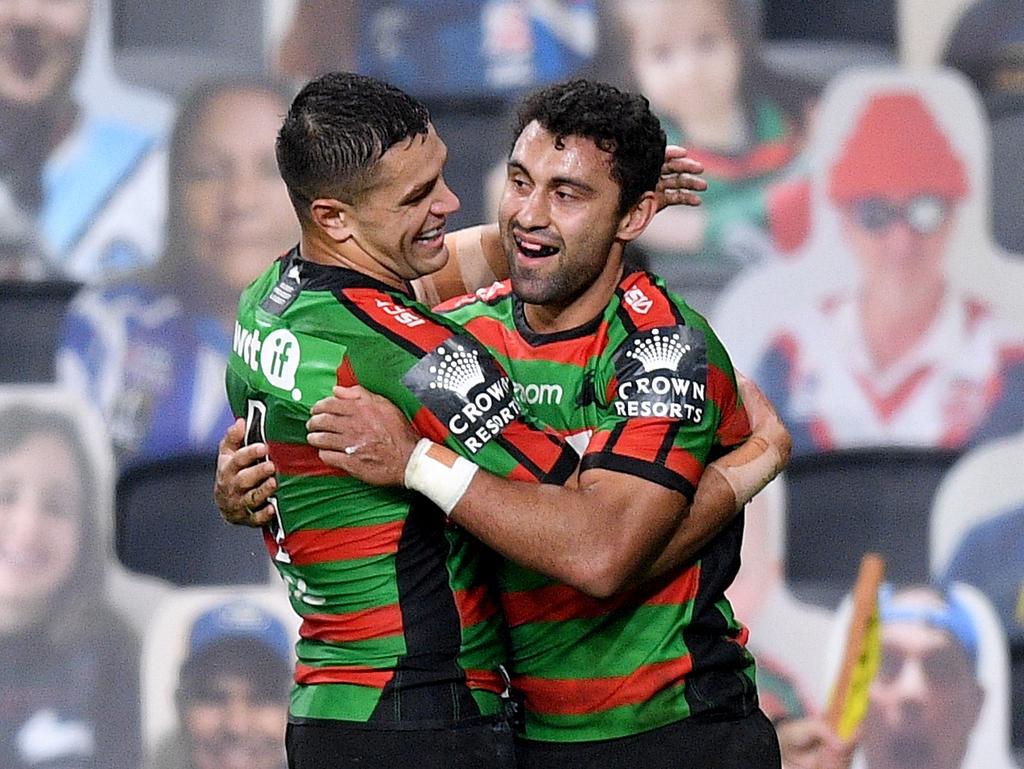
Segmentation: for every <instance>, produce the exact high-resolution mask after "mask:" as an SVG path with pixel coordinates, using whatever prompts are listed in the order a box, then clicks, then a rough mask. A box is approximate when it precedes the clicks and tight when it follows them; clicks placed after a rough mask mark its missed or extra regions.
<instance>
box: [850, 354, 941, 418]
mask: <svg viewBox="0 0 1024 769" xmlns="http://www.w3.org/2000/svg"><path fill="white" fill-rule="evenodd" d="M931 374H932V367H931V366H922V367H921V368H919V369H918V370H917V371H915V372H914V373H913V374H911V375H910V376H908V377H906V378H905V379H904V380H903V381H902V382H901V383H900V386H899V387H897V388H896V389H895V390H893V391H892V392H890V393H886V394H882V393H879V392H878V391H877V390H876V389H875V386H874V385H873V384H872V383H871V380H870V379H868V377H866V376H863V375H862V374H856V373H855V374H854V377H855V379H856V380H857V384H858V385H860V389H861V390H863V391H864V394H865V395H867V396H868V400H870V401H871V405H872V406H874V409H875V413H876V414H877V415H878V416H879V417H880V418H881V420H882V421H883V422H889V420H891V419H892V418H893V416H895V414H896V412H898V411H899V410H900V409H902V408H903V406H905V405H906V403H907V401H908V400H910V399H911V397H913V395H914V393H915V392H916V391H917V388H918V387H920V386H921V385H923V384H924V382H925V381H926V380H927V379H928V377H930V376H931Z"/></svg>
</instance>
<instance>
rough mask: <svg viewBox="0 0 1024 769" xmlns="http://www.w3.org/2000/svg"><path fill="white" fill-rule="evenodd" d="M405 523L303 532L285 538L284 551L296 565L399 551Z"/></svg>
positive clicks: (295, 532) (306, 530)
mask: <svg viewBox="0 0 1024 769" xmlns="http://www.w3.org/2000/svg"><path fill="white" fill-rule="evenodd" d="M403 524H404V521H392V522H391V523H382V524H378V525H375V526H343V527H338V528H334V529H302V530H300V531H293V532H292V533H291V534H288V535H286V536H285V538H284V549H285V550H287V551H288V555H290V556H291V559H292V563H293V564H295V565H296V566H309V565H310V564H314V563H326V562H327V561H350V560H352V559H354V558H369V557H370V556H374V555H389V554H391V553H396V552H398V540H399V538H400V537H401V536H402V526H403Z"/></svg>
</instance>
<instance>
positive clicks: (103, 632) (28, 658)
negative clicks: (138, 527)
mask: <svg viewBox="0 0 1024 769" xmlns="http://www.w3.org/2000/svg"><path fill="white" fill-rule="evenodd" d="M90 414H91V412H90V411H89V409H88V407H87V406H86V405H85V404H84V403H82V402H81V401H80V400H79V399H77V398H76V397H75V396H74V395H73V394H71V393H69V392H65V391H60V390H55V389H48V390H45V391H38V390H36V391H32V390H29V389H27V388H20V389H19V388H10V389H4V390H0V530H2V531H3V537H2V538H0V659H2V660H3V664H0V766H3V767H4V769H41V768H42V767H46V768H47V769H49V768H50V767H54V769H56V767H60V769H137V767H138V765H139V760H140V758H141V755H140V754H141V749H140V746H141V737H140V727H139V711H140V707H139V653H138V643H137V640H136V638H135V634H134V633H133V632H132V630H131V629H130V628H129V626H128V624H127V623H126V621H125V619H123V618H122V617H121V615H120V614H118V613H117V612H116V611H115V610H114V609H113V608H112V607H111V605H110V603H109V602H108V600H107V597H106V591H105V587H106V573H107V570H108V559H109V544H108V543H107V541H106V538H105V532H107V531H109V528H110V523H109V521H110V518H111V516H112V512H111V487H112V473H113V468H112V461H111V458H110V449H109V446H105V445H104V438H105V436H104V433H103V428H102V425H101V424H100V423H99V420H98V418H94V417H91V416H90Z"/></svg>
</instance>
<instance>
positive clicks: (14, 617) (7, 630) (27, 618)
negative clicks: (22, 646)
mask: <svg viewBox="0 0 1024 769" xmlns="http://www.w3.org/2000/svg"><path fill="white" fill-rule="evenodd" d="M40 606H41V607H42V608H40ZM46 608H47V607H46V604H45V603H44V604H40V605H39V606H36V605H32V606H26V605H19V604H17V603H16V604H15V605H14V606H9V607H6V608H5V610H4V611H3V612H0V636H12V635H15V634H16V633H18V632H20V631H22V630H24V629H25V628H27V627H30V626H31V625H34V624H35V623H36V622H38V621H39V620H40V619H42V618H43V616H44V615H45V613H46V611H45V610H46Z"/></svg>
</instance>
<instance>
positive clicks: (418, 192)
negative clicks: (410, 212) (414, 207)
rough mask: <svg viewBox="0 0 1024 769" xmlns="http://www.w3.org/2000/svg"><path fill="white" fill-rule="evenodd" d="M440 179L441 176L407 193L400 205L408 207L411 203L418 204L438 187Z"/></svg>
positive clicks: (399, 202)
mask: <svg viewBox="0 0 1024 769" xmlns="http://www.w3.org/2000/svg"><path fill="white" fill-rule="evenodd" d="M440 178H441V177H440V175H438V176H435V177H434V178H433V179H430V180H429V181H426V182H424V183H423V184H421V185H419V186H418V187H414V188H413V189H412V190H410V191H409V192H407V193H406V194H405V195H404V196H403V197H402V199H401V200H400V201H398V205H400V206H407V205H409V204H410V203H418V202H419V201H421V200H423V198H425V197H426V196H427V195H429V194H430V191H431V190H432V189H434V187H436V186H437V180H438V179H440Z"/></svg>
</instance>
